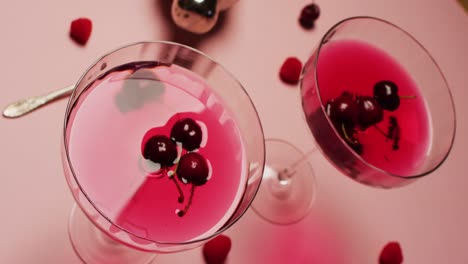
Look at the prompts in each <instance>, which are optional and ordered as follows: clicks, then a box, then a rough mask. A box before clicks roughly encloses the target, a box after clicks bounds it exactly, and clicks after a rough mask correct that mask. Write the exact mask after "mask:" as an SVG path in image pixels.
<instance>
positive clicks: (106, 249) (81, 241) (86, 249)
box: [68, 204, 156, 264]
mask: <svg viewBox="0 0 468 264" xmlns="http://www.w3.org/2000/svg"><path fill="white" fill-rule="evenodd" d="M68 235H69V237H70V241H71V244H72V246H73V249H74V250H75V252H76V254H77V255H78V257H79V258H80V259H81V260H82V261H83V262H84V263H88V264H94V263H96V264H97V263H99V264H107V263H109V264H111V263H112V264H128V263H132V264H148V263H151V262H152V261H153V259H154V258H155V257H156V255H155V254H153V253H149V252H144V251H139V250H136V249H133V248H129V247H127V246H125V245H122V244H120V243H119V242H117V241H115V240H113V239H112V238H110V237H109V236H108V235H106V234H105V233H103V232H102V231H101V230H99V229H98V228H97V227H96V226H95V225H94V224H93V223H92V222H91V221H90V220H89V219H88V218H87V216H86V215H85V214H84V213H83V211H81V209H80V207H79V206H77V205H76V204H75V205H74V206H73V208H72V210H71V213H70V218H69V222H68Z"/></svg>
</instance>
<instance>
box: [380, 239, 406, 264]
mask: <svg viewBox="0 0 468 264" xmlns="http://www.w3.org/2000/svg"><path fill="white" fill-rule="evenodd" d="M401 263H403V254H402V253H401V247H400V244H399V243H398V242H389V243H388V244H387V245H385V247H384V248H383V249H382V252H381V253H380V257H379V264H401Z"/></svg>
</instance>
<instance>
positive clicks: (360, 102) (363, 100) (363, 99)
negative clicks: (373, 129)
mask: <svg viewBox="0 0 468 264" xmlns="http://www.w3.org/2000/svg"><path fill="white" fill-rule="evenodd" d="M356 104H357V110H358V124H359V126H360V128H361V129H362V130H365V129H367V128H368V127H370V126H372V125H375V124H377V123H379V122H380V121H382V119H383V109H382V107H381V106H380V105H379V104H378V102H377V100H375V99H374V98H373V97H370V96H360V97H358V98H357V100H356Z"/></svg>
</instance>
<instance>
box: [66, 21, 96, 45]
mask: <svg viewBox="0 0 468 264" xmlns="http://www.w3.org/2000/svg"><path fill="white" fill-rule="evenodd" d="M92 29H93V23H92V22H91V20H89V19H88V18H78V19H75V20H73V21H72V22H71V24H70V37H71V38H72V39H73V40H74V41H75V42H76V43H78V44H80V45H82V46H84V45H86V43H87V42H88V39H89V37H90V36H91V31H92Z"/></svg>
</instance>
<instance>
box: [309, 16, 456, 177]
mask: <svg viewBox="0 0 468 264" xmlns="http://www.w3.org/2000/svg"><path fill="white" fill-rule="evenodd" d="M362 19H368V20H370V21H375V22H378V23H381V24H382V25H386V26H389V28H393V29H394V30H396V31H399V32H401V33H403V34H404V36H406V37H407V39H408V40H409V41H411V42H413V43H414V44H416V46H417V47H419V49H420V50H422V51H423V53H424V54H425V55H426V56H427V58H429V59H430V61H431V62H432V65H433V66H434V67H435V69H437V72H438V73H439V76H440V77H441V79H442V81H443V83H444V88H445V89H444V91H445V92H446V93H447V94H448V99H449V101H450V105H451V112H452V115H453V133H452V134H451V135H450V136H451V139H450V145H449V146H448V149H447V151H446V153H444V156H443V158H442V159H440V161H438V163H437V164H436V165H435V166H433V167H432V168H430V169H428V170H425V171H423V172H421V173H418V174H415V175H408V176H404V175H399V174H395V173H391V172H389V171H386V170H383V169H381V168H379V167H377V166H375V165H373V164H371V163H369V162H368V161H367V160H365V159H364V158H362V156H361V155H359V154H357V153H356V152H355V151H354V150H353V149H352V148H351V147H350V146H348V144H346V142H345V141H344V139H343V138H341V136H339V134H338V132H337V131H336V129H335V128H334V126H333V123H332V121H331V120H330V118H329V116H328V115H327V113H326V110H325V106H324V104H323V101H322V97H321V95H320V88H319V86H320V85H319V80H318V76H317V74H316V72H317V68H318V60H319V57H320V54H321V50H322V47H323V45H324V44H325V43H327V42H328V40H329V39H330V38H331V37H333V35H334V34H335V30H336V29H337V28H338V27H340V26H341V25H343V24H345V23H346V22H349V21H354V20H362ZM316 54H317V55H316V57H315V58H314V61H313V65H314V67H313V71H314V82H315V85H316V87H317V89H316V90H317V95H316V96H317V97H318V100H319V102H320V109H321V113H322V114H323V115H324V116H325V118H326V120H327V123H328V125H329V126H330V127H332V129H333V132H334V133H335V136H336V137H338V138H339V140H340V141H341V143H342V144H343V145H344V146H345V147H346V149H347V150H348V151H349V152H350V153H352V155H353V156H354V157H356V158H357V159H358V160H359V161H361V162H362V164H364V165H365V166H367V167H369V168H371V169H372V170H374V171H377V172H378V173H380V174H385V175H387V176H390V177H394V178H399V179H405V180H412V179H417V178H421V177H424V176H426V175H428V174H431V173H432V172H434V171H435V170H437V169H438V168H439V167H440V166H441V165H442V164H443V163H444V161H445V160H446V159H447V157H448V156H449V154H450V152H451V150H452V148H453V145H454V141H455V133H456V115H455V114H456V112H455V104H454V100H453V96H452V93H451V90H450V87H449V85H448V82H447V79H446V77H445V75H444V74H443V72H442V70H441V68H440V66H439V64H438V63H437V61H436V60H435V58H434V57H433V56H432V55H431V53H430V52H429V51H428V50H427V49H426V47H424V45H423V44H422V43H421V42H419V41H418V40H417V39H416V38H415V37H414V36H413V35H412V34H411V33H409V32H408V31H406V30H404V29H403V28H401V27H400V26H398V25H396V24H394V23H392V22H389V21H387V20H384V19H381V18H377V17H373V16H352V17H348V18H345V19H342V20H340V21H338V22H336V23H335V24H334V25H333V26H331V27H330V28H329V29H328V30H327V32H326V33H325V34H324V35H323V36H322V37H321V38H320V41H319V44H318V47H317V48H316ZM305 71H306V69H305V67H303V69H302V73H301V83H300V87H301V90H302V89H303V86H302V81H303V76H304V75H305ZM319 149H321V148H320V146H319Z"/></svg>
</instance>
